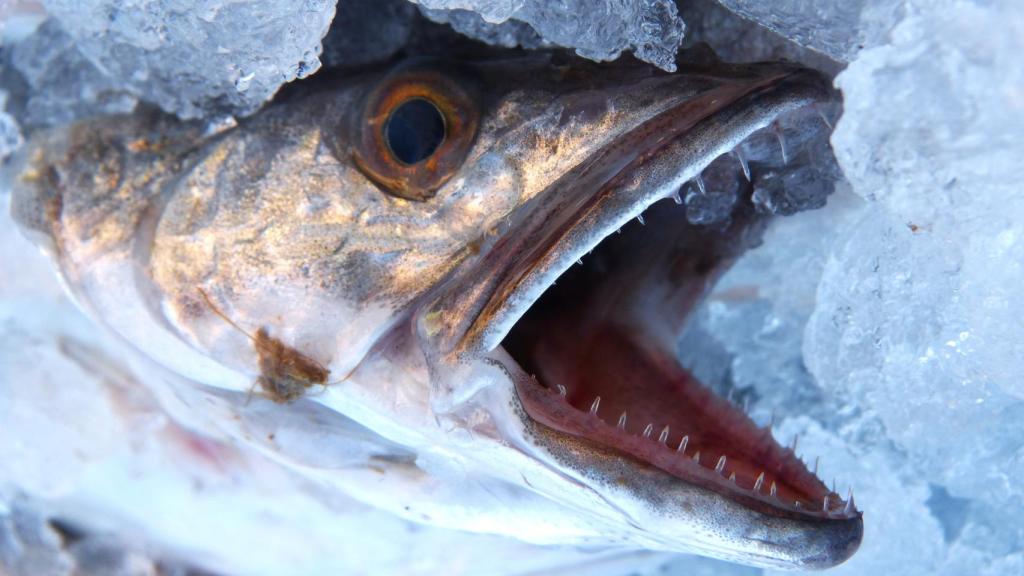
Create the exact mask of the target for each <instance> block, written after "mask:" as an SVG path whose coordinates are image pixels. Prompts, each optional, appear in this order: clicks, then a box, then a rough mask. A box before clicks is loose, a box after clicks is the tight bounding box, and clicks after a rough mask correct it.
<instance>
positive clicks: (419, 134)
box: [384, 98, 445, 164]
mask: <svg viewBox="0 0 1024 576" xmlns="http://www.w3.org/2000/svg"><path fill="white" fill-rule="evenodd" d="M444 138H445V125H444V116H442V115H441V111H440V110H438V109H437V106H434V104H433V103H431V102H430V101H428V100H425V99H423V98H413V99H411V100H406V101H405V102H403V103H402V104H400V105H399V106H398V107H396V108H395V109H394V111H392V112H391V115H390V116H389V117H388V121H387V123H386V124H385V126H384V141H385V142H386V143H387V146H388V149H390V150H391V153H392V154H393V155H394V157H395V158H396V159H397V160H398V161H399V162H402V163H403V164H416V163H419V162H422V161H423V160H426V159H427V158H429V157H430V156H432V155H433V154H434V152H436V151H437V149H438V147H440V146H441V143H442V142H444Z"/></svg>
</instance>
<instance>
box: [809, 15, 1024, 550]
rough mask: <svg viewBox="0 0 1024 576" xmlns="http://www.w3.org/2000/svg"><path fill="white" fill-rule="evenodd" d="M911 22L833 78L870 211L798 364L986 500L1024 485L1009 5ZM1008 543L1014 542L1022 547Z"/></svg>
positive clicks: (1016, 91) (826, 283) (843, 140)
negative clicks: (1021, 480)
mask: <svg viewBox="0 0 1024 576" xmlns="http://www.w3.org/2000/svg"><path fill="white" fill-rule="evenodd" d="M1000 5H1001V7H1002V10H996V9H992V8H987V7H982V6H977V5H972V4H960V3H952V2H951V3H949V6H948V7H945V8H942V9H938V8H937V9H929V10H928V11H926V12H922V13H920V14H913V15H911V16H909V17H908V18H907V19H906V20H904V21H903V22H902V23H901V24H900V25H899V26H898V27H897V28H896V29H894V30H893V35H892V44H891V45H888V46H884V47H879V48H876V49H871V50H867V51H865V52H864V53H863V54H862V55H861V57H860V58H859V59H858V60H857V61H856V62H854V63H853V64H851V66H850V68H849V69H848V70H847V71H846V72H845V73H843V74H842V75H841V76H840V77H839V79H838V83H839V85H840V87H842V89H843V91H844V93H845V94H846V115H845V116H844V118H843V120H842V121H841V122H840V125H839V126H838V129H837V132H836V134H835V137H834V144H835V146H836V152H837V155H838V157H839V160H840V162H841V164H842V165H843V168H844V170H845V171H846V174H847V175H848V176H849V177H850V179H851V182H852V184H853V186H854V190H855V191H856V192H857V193H859V194H861V195H862V196H864V197H865V198H870V199H874V200H875V205H876V210H877V211H878V214H877V215H876V216H875V217H872V218H867V219H865V220H864V221H863V222H862V223H861V224H860V225H859V226H858V227H857V229H855V230H853V231H851V233H850V236H849V237H848V238H846V239H845V240H844V245H843V246H842V248H841V250H840V251H838V252H837V253H836V255H835V260H834V261H833V262H832V263H830V265H829V266H828V268H827V270H826V272H825V276H824V278H823V280H822V286H821V290H820V294H821V296H822V305H821V306H820V307H819V310H818V311H817V312H816V313H815V317H814V318H813V319H812V323H811V326H810V329H809V332H808V335H809V342H808V357H809V359H813V363H812V364H811V367H812V370H813V371H814V372H815V373H816V375H818V377H819V379H820V380H822V381H827V382H830V383H832V385H834V386H836V387H837V389H841V390H844V391H847V392H849V393H851V394H855V395H856V396H857V397H859V398H862V399H863V401H864V402H865V404H866V405H867V406H868V407H869V408H870V409H871V410H872V411H874V412H876V413H877V415H878V417H879V418H880V419H881V420H882V421H883V422H884V423H885V426H886V428H887V429H888V430H890V434H891V435H892V438H893V439H894V440H895V441H896V442H897V443H898V444H899V445H901V446H902V447H904V448H906V449H908V450H909V451H910V452H911V453H912V454H914V455H915V457H916V458H917V459H919V461H920V465H921V466H922V471H923V472H924V473H925V474H926V475H927V476H928V477H929V478H931V479H932V480H933V481H936V482H939V483H941V484H943V485H945V486H946V488H947V489H948V490H949V491H950V493H951V494H952V495H953V496H957V497H968V498H975V499H982V500H986V501H988V502H989V503H991V504H993V505H996V504H998V503H1001V502H1005V499H1006V498H1007V497H1021V496H1022V495H1024V489H1022V488H1021V486H1020V485H1019V484H1018V483H1013V482H1010V483H1007V482H1006V479H1007V478H1015V477H1020V476H1021V475H1022V474H1024V461H1022V460H1021V459H1020V455H1019V439H1020V438H1021V437H1022V436H1024V418H1022V416H1024V405H1022V400H1024V385H1022V384H1021V379H1020V375H1021V374H1022V373H1024V329H1022V326H1021V324H1020V322H1019V318H1021V317H1024V306H1022V304H1021V300H1020V298H1019V289H1020V287H1021V286H1024V227H1022V222H1024V194H1021V188H1020V184H1019V179H1018V178H1019V172H1020V169H1019V159H1020V158H1021V157H1022V156H1024V141H1022V139H1021V138H1020V135H1021V134H1022V133H1024V105H1022V103H1021V102H1022V100H1021V94H1022V89H1024V70H1022V69H1021V67H1020V66H1019V61H1018V58H1017V54H1019V53H1020V51H1021V50H1022V49H1024V18H1022V16H1024V6H1022V5H1020V4H1019V3H1014V2H1004V3H1001V4H1000ZM1022 544H1024V542H1022Z"/></svg>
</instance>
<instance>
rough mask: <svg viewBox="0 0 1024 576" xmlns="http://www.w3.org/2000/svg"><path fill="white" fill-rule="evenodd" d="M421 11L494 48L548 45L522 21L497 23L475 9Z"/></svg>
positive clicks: (432, 18) (436, 20)
mask: <svg viewBox="0 0 1024 576" xmlns="http://www.w3.org/2000/svg"><path fill="white" fill-rule="evenodd" d="M420 10H421V11H422V12H423V14H424V15H425V16H426V17H427V18H430V19H431V20H433V21H434V22H438V23H441V24H448V25H449V26H451V27H452V29H454V30H455V31H456V32H458V33H460V34H464V35H466V36H469V37H470V38H476V39H477V40H480V41H483V42H486V43H488V44H491V45H493V46H504V47H506V48H516V47H519V48H539V47H541V46H544V45H545V42H544V40H543V39H542V38H541V37H540V35H539V34H537V31H536V30H534V29H533V27H532V26H530V25H529V24H527V23H526V22H522V21H520V20H512V19H510V20H505V21H504V22H499V23H496V24H493V23H490V22H488V21H486V20H484V18H483V17H482V16H481V15H480V14H478V13H476V12H473V11H471V10H458V9H455V10H432V9H430V8H422V7H421V8H420Z"/></svg>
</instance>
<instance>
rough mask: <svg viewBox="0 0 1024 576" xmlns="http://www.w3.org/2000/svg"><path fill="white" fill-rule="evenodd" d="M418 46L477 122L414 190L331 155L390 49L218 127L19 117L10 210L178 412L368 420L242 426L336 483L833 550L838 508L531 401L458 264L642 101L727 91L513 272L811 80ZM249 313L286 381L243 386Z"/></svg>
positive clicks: (484, 509)
mask: <svg viewBox="0 0 1024 576" xmlns="http://www.w3.org/2000/svg"><path fill="white" fill-rule="evenodd" d="M417 65H420V64H417ZM428 65H429V66H430V67H431V68H432V69H434V70H437V71H439V72H438V73H439V74H442V75H445V77H447V78H450V81H451V82H453V83H459V84H464V85H465V86H467V87H466V88H465V89H466V90H467V91H468V92H471V93H473V94H474V102H475V104H476V105H478V107H479V109H478V113H479V129H478V130H477V132H476V135H475V138H473V140H472V145H471V146H470V148H469V151H468V154H467V156H466V158H465V160H464V161H463V162H462V163H461V164H460V165H459V166H458V167H457V169H456V170H455V171H454V173H452V174H451V175H450V177H448V178H447V179H446V180H445V182H444V183H443V184H442V185H441V186H440V187H439V188H437V189H436V191H435V192H436V193H434V194H433V196H432V197H430V198H428V199H426V200H425V201H415V200H406V199H402V198H398V197H396V196H395V195H393V194H388V193H386V192H385V191H383V190H382V187H381V186H380V185H379V184H378V183H376V182H375V181H374V180H373V179H371V178H370V177H368V176H367V175H366V173H365V171H364V170H361V169H360V166H358V165H357V163H356V162H355V161H354V154H356V153H357V152H358V150H356V146H357V145H356V144H355V143H354V137H353V136H352V132H351V131H352V129H353V128H352V127H353V126H359V125H360V123H361V122H362V121H363V118H362V117H361V116H360V115H361V114H362V111H363V107H362V104H361V103H362V99H363V98H365V96H366V94H367V93H368V92H369V91H370V90H372V89H373V87H374V86H376V85H378V84H379V83H380V82H382V81H383V80H384V79H387V78H389V77H391V76H389V74H396V73H401V70H402V67H401V65H400V66H399V69H398V72H386V73H381V74H367V75H361V76H353V77H348V78H344V79H340V80H337V81H334V82H330V83H323V85H320V86H317V87H315V89H311V90H309V91H308V92H307V93H303V94H293V95H291V97H289V98H286V99H283V100H282V101H280V102H278V103H276V104H274V105H271V106H270V107H268V108H267V109H266V110H264V111H263V112H261V113H260V114H257V115H256V116H254V117H252V118H250V119H247V120H245V121H242V122H241V123H240V124H239V125H238V126H237V127H234V128H231V129H229V130H226V131H223V132H220V133H216V134H206V133H205V132H204V127H203V126H201V125H198V124H194V123H183V122H179V121H176V120H174V119H171V118H168V117H166V116H164V115H162V114H160V113H157V112H153V111H141V112H138V113H136V114H134V115H131V116H122V117H114V118H101V119H96V120H92V121H88V122H86V123H82V124H78V125H76V126H73V127H70V128H67V129H62V130H57V131H52V132H48V133H44V134H39V135H37V136H36V137H35V139H34V141H33V144H32V146H29V147H28V148H27V150H26V151H25V152H24V153H23V158H22V160H21V161H22V162H24V169H23V170H22V172H21V175H20V176H19V180H18V182H17V183H16V184H15V196H14V204H13V208H12V211H13V213H14V216H15V218H16V219H17V220H18V221H19V222H20V223H21V225H22V228H23V230H24V231H25V232H26V234H28V235H29V236H30V237H31V238H32V239H33V240H35V241H36V242H37V243H38V244H40V245H41V246H44V247H45V248H47V249H48V251H49V252H50V253H51V254H52V256H53V257H54V259H55V260H56V262H57V264H58V266H59V268H60V272H61V274H62V275H63V277H64V279H65V281H66V284H67V286H68V288H69V291H70V292H71V293H72V294H73V295H74V297H75V299H76V301H77V303H78V304H79V305H80V306H81V307H82V308H83V309H85V310H86V311H88V312H89V313H90V314H91V315H92V316H93V317H94V318H97V319H98V320H99V321H101V322H102V323H103V324H105V325H106V326H107V327H109V328H110V329H112V330H113V331H114V332H115V333H117V334H118V335H120V336H121V337H122V338H124V339H125V340H127V341H128V342H130V343H131V344H132V345H133V346H134V347H135V348H137V349H138V350H140V351H141V352H142V353H143V354H144V355H146V356H148V357H149V358H151V359H152V360H153V361H155V363H156V364H157V365H159V366H161V367H162V368H163V369H166V371H167V374H168V375H167V376H165V377H163V380H164V382H163V384H162V385H166V383H167V382H173V383H174V384H173V385H172V386H171V389H173V394H174V395H175V396H176V397H177V398H178V401H177V402H174V403H172V405H171V406H169V407H168V410H169V411H170V412H171V413H172V414H173V415H174V417H175V418H176V419H179V420H180V421H182V422H183V423H186V424H187V425H190V426H193V427H200V428H201V427H216V428H218V429H220V430H226V431H228V432H229V433H231V434H233V435H235V436H236V437H238V438H240V439H248V438H249V435H250V431H251V430H250V427H251V426H253V420H254V419H255V417H254V416H253V414H255V413H256V412H255V411H254V409H253V406H259V407H261V408H260V413H261V416H260V417H261V418H264V419H266V420H267V421H273V420H274V419H275V418H284V417H286V416H287V415H288V414H296V413H305V412H307V411H310V410H311V408H310V407H311V406H318V408H317V410H318V412H317V413H318V414H319V416H318V417H319V418H322V419H327V421H329V418H330V416H329V415H330V414H331V413H337V414H338V417H339V418H342V417H344V418H348V419H351V420H353V421H355V422H357V423H359V424H360V425H361V426H363V427H365V428H366V429H369V430H371V431H372V432H373V433H374V434H376V435H377V436H378V437H379V439H380V445H381V454H380V455H378V456H380V457H374V458H371V459H369V460H368V461H367V462H366V465H365V467H358V466H352V465H351V464H346V465H345V466H344V467H337V466H333V465H332V464H331V462H330V461H329V458H326V457H314V456H313V455H314V454H317V453H318V450H319V451H320V452H322V453H330V452H331V446H330V443H331V442H338V438H336V437H331V436H329V435H323V434H319V433H317V431H316V428H315V427H312V426H311V427H309V429H308V430H303V427H302V426H296V427H295V428H294V430H293V432H294V434H293V435H292V436H290V437H289V440H288V441H283V442H275V443H274V444H273V445H267V446H262V447H261V449H263V450H266V451H268V452H270V453H272V454H273V457H274V458H275V459H278V460H280V461H282V462H285V463H288V464H289V465H291V466H293V467H294V468H295V469H297V470H302V471H303V473H304V474H307V475H308V476H310V477H314V478H317V479H319V480H322V481H323V482H325V483H326V484H328V485H330V486H331V487H332V488H333V489H337V490H339V491H343V492H345V493H347V494H348V495H349V496H352V497H354V498H356V499H357V500H361V501H363V502H365V503H368V504H371V505H373V506H376V507H379V508H382V509H385V510H387V511H390V512H393V513H394V514H397V515H399V516H402V517H405V518H409V519H412V520H415V521H418V522H428V523H431V524H434V525H437V526H441V527H446V528H457V529H462V530H470V531H475V532H486V533H495V534H504V535H508V536H513V537H516V538H520V539H523V540H527V541H530V542H535V543H540V544H587V545H607V546H626V547H632V548H646V549H652V550H666V551H679V552H695V553H700V554H705V555H709V556H714V557H718V558H724V559H729V560H735V561H739V562H744V563H749V564H755V565H762V566H774V567H782V568H801V567H812V568H813V567H824V566H829V565H832V564H835V563H838V562H841V561H843V560H845V558H847V557H848V556H849V555H850V554H852V553H853V551H854V550H855V549H856V545H857V544H858V543H859V540H860V531H861V530H862V528H861V524H860V519H859V517H858V518H857V519H856V521H855V522H854V521H850V522H847V523H841V522H833V523H820V522H813V521H808V520H805V519H800V518H792V517H785V516H771V515H766V514H762V513H760V512H757V511H754V510H751V509H748V508H746V507H744V506H742V505H741V504H738V503H736V502H734V501H733V500H730V499H729V498H727V497H725V496H722V495H720V494H718V493H715V492H712V491H710V490H706V489H703V488H700V487H697V486H691V485H688V484H686V483H684V482H680V481H678V480H677V479H675V478H674V477H672V476H670V475H668V474H666V473H664V472H661V471H659V470H657V469H654V468H650V467H638V466H633V467H630V466H629V465H624V464H623V463H622V461H617V460H615V459H614V458H612V457H611V456H610V454H609V452H608V451H607V450H604V451H602V450H600V449H598V448H595V447H593V446H588V445H576V444H573V443H572V442H571V441H567V440H565V439H562V438H559V437H558V435H557V434H552V433H551V432H550V431H545V430H544V429H543V427H541V426H539V425H537V424H536V423H533V422H531V421H530V419H529V417H527V416H526V415H525V412H524V411H523V409H522V408H521V406H520V404H519V401H518V399H517V397H516V393H515V391H514V387H513V383H512V379H513V376H512V375H511V374H510V373H509V372H508V371H507V370H504V369H502V367H501V357H500V355H501V352H500V350H497V349H495V346H496V345H497V344H498V343H499V342H500V340H501V337H502V335H503V334H504V332H505V331H507V325H508V324H509V322H510V321H514V316H515V315H516V314H517V313H521V310H519V311H518V312H517V309H515V306H513V307H512V308H513V309H508V308H502V309H500V310H494V309H491V308H488V307H487V306H488V303H489V302H493V298H492V292H493V290H494V289H495V286H494V284H493V283H492V282H489V281H488V280H487V279H486V278H483V277H482V276H480V275H479V274H477V272H479V271H480V270H484V271H486V265H487V258H488V255H489V254H490V253H491V250H492V249H493V247H494V246H495V245H496V244H497V243H498V242H500V241H501V240H502V239H505V238H508V237H510V235H515V234H519V233H522V232H523V230H524V229H525V226H526V225H525V224H524V223H523V221H522V220H523V218H524V216H523V215H524V214H531V215H533V216H536V215H543V214H550V213H554V212H553V211H555V210H557V209H558V205H557V202H555V201H554V200H553V193H554V192H553V191H557V189H558V184H559V183H564V182H565V181H566V179H567V178H571V177H572V175H573V174H574V170H579V169H580V166H585V165H586V164H587V162H588V161H590V160H591V159H592V158H595V157H596V156H597V155H598V154H599V153H600V152H601V151H607V150H608V149H613V148H614V147H615V146H616V144H617V143H619V142H621V141H623V140H622V139H623V138H624V136H625V135H627V134H630V133H631V131H633V132H632V133H633V134H635V133H636V132H635V129H637V128H638V127H642V126H644V125H645V123H647V122H648V121H650V120H651V119H652V118H656V117H658V115H659V114H662V113H665V112H666V111H670V110H676V109H684V108H685V106H686V105H687V103H691V102H702V104H701V106H699V107H696V108H694V109H693V110H690V111H688V112H686V113H687V114H693V115H694V118H695V119H705V120H706V119H707V118H712V117H714V115H715V114H716V113H718V112H720V111H721V110H723V109H728V106H729V105H731V104H736V103H737V102H741V103H742V106H743V108H742V109H740V110H733V111H732V112H731V116H729V118H731V120H730V121H729V122H722V123H721V125H720V126H719V128H717V131H716V130H705V131H704V132H701V133H699V134H696V135H693V134H690V135H689V136H687V133H685V132H683V133H680V134H676V135H674V136H672V138H673V139H674V140H673V142H672V143H673V144H677V145H678V146H677V147H678V148H679V151H678V152H673V153H674V154H676V156H674V157H670V158H656V159H657V160H658V161H659V162H660V161H662V160H665V161H672V162H674V164H672V166H673V168H672V169H671V172H672V174H671V175H669V174H667V172H666V170H667V169H666V168H665V167H664V166H663V165H659V166H652V167H647V166H646V165H645V166H644V167H643V168H644V169H641V170H637V172H636V178H635V179H634V183H635V187H634V188H635V190H634V196H635V200H631V201H630V202H629V203H628V204H629V206H628V207H627V208H623V209H621V210H618V211H617V212H615V213H614V214H611V215H609V216H608V218H607V219H606V220H602V221H601V223H600V226H595V227H592V228H591V229H588V230H587V231H585V232H586V233H585V234H584V235H583V236H582V237H581V239H580V240H579V242H577V243H576V244H571V245H570V244H566V245H564V246H561V247H559V248H558V249H556V250H555V252H558V253H559V254H556V255H558V256H564V258H559V259H557V261H552V262H549V263H547V264H545V266H546V268H545V270H546V271H547V272H548V273H546V274H541V275H540V277H538V278H537V279H536V280H535V281H536V283H537V284H538V286H537V287H536V288H538V289H539V288H542V287H543V286H542V285H543V284H545V283H549V282H550V280H552V279H553V277H554V276H555V275H557V272H558V268H559V267H562V266H563V261H564V260H566V259H569V258H570V257H571V259H575V258H576V256H575V255H574V253H576V252H578V251H580V250H582V249H584V248H585V247H586V245H588V244H589V245H593V244H596V243H597V241H599V240H600V237H602V236H603V235H605V234H607V233H608V232H610V231H613V230H614V229H615V228H617V227H618V226H621V225H622V222H624V221H625V220H628V219H629V218H632V217H633V214H632V213H631V212H632V211H634V207H635V211H636V212H637V213H638V212H639V210H641V209H642V208H643V206H644V205H646V204H649V203H650V202H653V201H654V200H655V199H657V198H661V197H664V196H666V195H667V194H668V193H669V192H668V187H671V186H678V183H677V180H678V179H679V178H682V179H683V180H686V179H688V178H690V177H692V176H693V175H695V174H697V173H699V171H700V170H701V169H702V168H703V167H704V166H706V165H707V163H708V162H710V161H711V160H712V159H713V158H714V157H715V156H717V155H718V154H719V153H722V152H723V151H726V150H728V149H729V148H731V147H732V146H734V145H736V144H737V143H738V142H739V141H740V140H742V139H743V138H744V137H745V136H746V135H749V134H750V133H752V132H753V131H755V130H757V129H759V128H761V127H764V126H766V125H768V124H769V123H771V121H772V120H773V119H774V118H775V116H777V115H778V114H781V113H783V112H785V111H786V110H790V109H793V108H795V107H799V106H805V105H808V104H810V103H814V102H823V103H828V102H831V101H832V99H833V98H834V95H833V92H832V91H831V90H830V88H829V87H828V84H827V81H826V80H824V79H823V78H821V77H818V76H817V75H815V74H814V73H812V72H809V71H806V70H799V69H796V68H793V67H791V66H788V65H781V64H771V65H757V66H736V67H733V66H725V65H721V64H713V65H701V66H695V67H691V68H686V67H683V69H681V71H680V72H679V73H677V74H672V75H669V74H662V73H657V72H653V71H651V70H650V69H648V68H643V67H636V66H604V67H600V66H594V65H579V64H577V63H572V65H569V64H568V63H567V62H562V61H555V60H552V59H551V57H550V56H548V55H537V56H531V57H525V58H522V57H520V58H503V59H490V60H486V61H482V62H475V63H463V64H460V65H459V66H458V67H453V66H450V65H449V64H446V63H430V64H428ZM716 95H719V96H716ZM737 105H738V104H737ZM695 122H696V120H695ZM705 123H706V122H705ZM656 137H657V135H648V136H645V138H656ZM687 138H688V139H687ZM676 140H678V141H679V142H676ZM364 152H365V151H364ZM624 162H625V161H624ZM647 168H649V169H647ZM609 169H612V168H611V167H609ZM645 170H646V171H645ZM577 188H579V187H577ZM199 290H202V291H204V292H205V293H208V294H210V297H211V300H212V301H213V302H214V303H215V305H216V306H217V308H218V309H219V310H220V311H221V312H222V313H223V315H224V316H225V317H227V318H230V320H231V321H232V322H234V323H235V324H236V325H237V327H236V326H232V325H230V324H228V323H227V322H226V321H225V320H224V318H221V317H219V316H218V315H217V314H215V313H213V311H212V310H211V307H210V306H209V305H208V304H207V303H205V302H204V301H203V299H202V298H201V297H200V292H199ZM534 291H536V290H534ZM527 292H529V290H527ZM533 297H536V296H535V295H534V296H533ZM524 298H526V299H528V295H527V296H524ZM260 328H266V329H267V330H268V332H269V333H270V334H272V335H273V336H274V337H275V338H280V339H281V340H282V341H284V342H287V343H288V345H289V346H291V347H293V348H294V349H295V350H298V351H301V353H302V354H304V355H306V356H308V357H309V358H311V359H313V360H315V361H316V362H319V363H320V364H322V366H324V367H325V368H327V369H329V371H330V377H329V380H330V381H329V382H328V383H327V384H326V385H325V386H322V387H319V386H318V387H316V388H311V389H310V391H309V392H308V393H307V395H306V396H305V397H304V398H303V399H301V400H299V401H297V402H295V403H293V404H280V405H278V404H271V403H269V402H267V401H265V400H263V399H261V398H259V397H251V394H250V391H251V389H252V387H253V382H254V381H255V380H256V378H257V377H258V376H259V369H258V366H259V358H258V356H257V351H256V350H255V349H254V347H253V345H252V342H251V339H250V336H249V335H247V334H246V332H248V334H255V333H256V331H257V330H258V329H260ZM323 407H326V408H327V410H323ZM247 441H248V440H247ZM321 449H322V450H321ZM624 466H625V468H624ZM367 470H372V473H370V472H367Z"/></svg>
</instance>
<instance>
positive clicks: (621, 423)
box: [618, 412, 626, 430]
mask: <svg viewBox="0 0 1024 576" xmlns="http://www.w3.org/2000/svg"><path fill="white" fill-rule="evenodd" d="M618 426H619V429H620V430H625V429H626V413H625V412H623V413H622V414H620V415H619V424H618Z"/></svg>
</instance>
